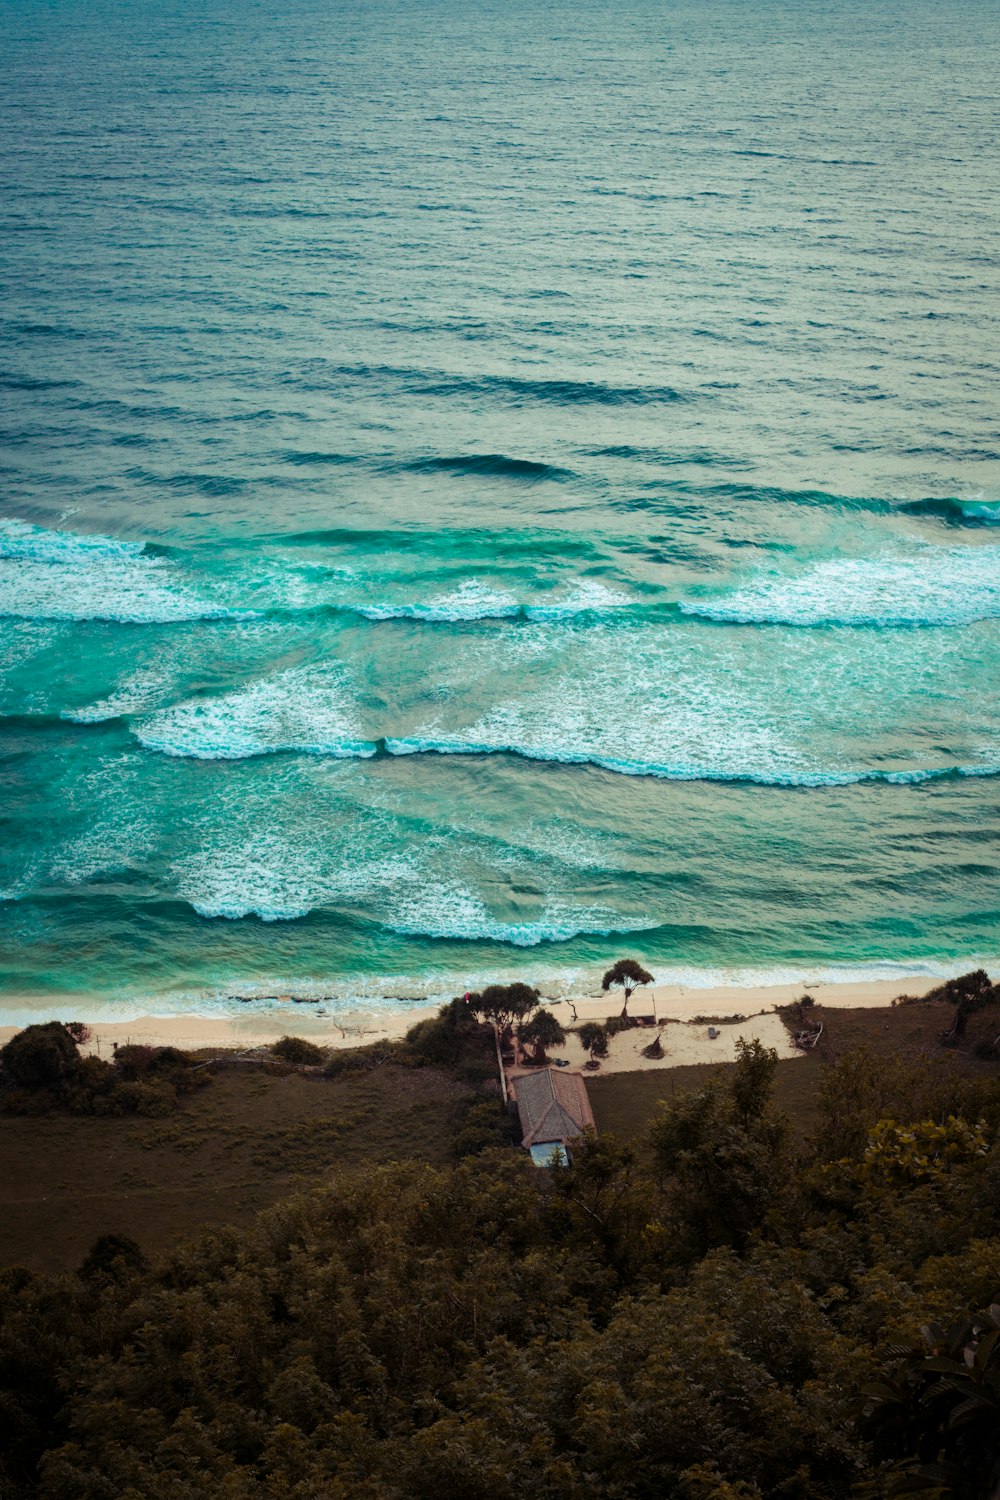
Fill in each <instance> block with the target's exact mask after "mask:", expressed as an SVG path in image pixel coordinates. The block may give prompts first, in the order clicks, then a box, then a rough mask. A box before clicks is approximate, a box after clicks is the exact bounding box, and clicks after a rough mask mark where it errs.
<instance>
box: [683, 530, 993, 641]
mask: <svg viewBox="0 0 1000 1500" xmlns="http://www.w3.org/2000/svg"><path fill="white" fill-rule="evenodd" d="M680 609H681V612H682V613H683V614H687V615H697V616H701V617H702V618H703V619H707V620H719V621H724V622H726V623H729V624H743V625H792V626H813V627H815V626H827V625H851V626H869V627H886V628H894V627H900V626H904V627H905V626H911V627H912V626H940V625H971V624H974V623H975V622H976V621H979V620H993V619H998V618H1000V547H955V548H940V547H927V548H923V549H921V550H920V551H919V552H916V553H914V554H912V555H904V554H894V553H885V554H883V555H881V556H879V557H867V558H857V557H830V558H825V559H823V560H822V561H820V562H816V563H813V564H812V565H811V566H810V567H809V568H807V569H806V570H805V571H804V572H802V573H799V574H780V575H777V574H775V575H771V574H768V575H764V576H762V577H760V578H757V579H755V580H752V581H751V582H749V583H747V584H744V585H743V587H741V588H737V589H735V590H733V591H732V592H731V593H727V594H722V595H719V596H717V597H715V598H705V599H697V600H691V599H689V600H686V601H684V602H682V603H681V605H680Z"/></svg>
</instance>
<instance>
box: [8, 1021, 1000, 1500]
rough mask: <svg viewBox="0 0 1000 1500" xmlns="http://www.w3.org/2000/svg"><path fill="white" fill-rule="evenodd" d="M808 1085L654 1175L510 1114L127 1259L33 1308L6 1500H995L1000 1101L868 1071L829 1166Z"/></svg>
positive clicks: (665, 1126) (767, 1100) (716, 1094)
mask: <svg viewBox="0 0 1000 1500" xmlns="http://www.w3.org/2000/svg"><path fill="white" fill-rule="evenodd" d="M775 1062H776V1059H775V1057H774V1054H773V1053H769V1052H768V1051H767V1050H766V1049H764V1048H762V1047H761V1046H760V1045H759V1043H754V1044H748V1045H746V1046H744V1048H743V1049H742V1054H741V1056H740V1058H739V1061H738V1063H737V1065H736V1067H735V1068H733V1069H731V1070H730V1071H729V1072H728V1073H727V1074H726V1075H724V1076H722V1077H714V1078H713V1079H712V1080H711V1081H710V1082H708V1083H707V1084H706V1085H705V1086H704V1087H703V1088H700V1089H698V1090H697V1091H695V1092H692V1093H682V1094H678V1095H676V1096H674V1097H671V1099H670V1100H668V1101H665V1102H664V1103H663V1104H662V1105H661V1106H660V1109H659V1112H658V1114H657V1116H656V1118H655V1119H654V1121H653V1123H652V1125H651V1128H650V1130H649V1133H648V1136H647V1138H646V1139H645V1140H644V1141H642V1142H640V1143H638V1147H637V1148H636V1149H633V1148H630V1147H623V1146H621V1145H619V1144H618V1143H616V1141H615V1140H614V1138H613V1137H611V1136H609V1135H604V1136H601V1137H600V1138H590V1139H587V1140H584V1141H583V1142H582V1143H580V1145H579V1146H578V1148H577V1149H575V1151H574V1156H573V1161H572V1163H571V1164H570V1165H569V1166H566V1167H562V1168H558V1169H555V1170H553V1171H552V1172H551V1173H545V1174H542V1173H539V1172H538V1171H537V1170H536V1169H535V1168H534V1167H532V1165H531V1163H530V1162H529V1161H528V1160H527V1159H526V1157H525V1155H524V1154H523V1153H518V1152H513V1151H510V1150H506V1151H505V1150H491V1149H489V1144H488V1143H489V1142H490V1140H491V1139H492V1138H494V1135H495V1132H497V1131H498V1130H499V1129H500V1128H501V1125H502V1121H501V1120H500V1116H499V1111H498V1109H497V1106H496V1105H495V1103H490V1102H489V1101H485V1100H484V1101H482V1102H481V1103H478V1104H475V1105H473V1107H472V1108H471V1109H470V1110H469V1112H468V1113H467V1115H466V1117H465V1123H464V1126H463V1129H462V1139H461V1140H460V1141H459V1142H458V1143H457V1145H458V1146H459V1148H460V1149H461V1150H463V1151H468V1152H470V1153H471V1154H469V1155H467V1156H466V1157H465V1159H464V1160H462V1161H460V1162H459V1163H458V1164H457V1165H456V1166H455V1167H453V1168H451V1169H434V1168H431V1167H428V1166H426V1165H423V1164H420V1163H416V1162H411V1163H405V1164H390V1165H384V1166H380V1167H375V1168H373V1167H372V1166H371V1165H370V1164H369V1165H367V1166H365V1167H363V1168H358V1169H357V1170H354V1171H342V1172H340V1173H338V1174H337V1175H336V1176H335V1178H334V1179H333V1180H332V1181H330V1182H329V1183H328V1184H326V1185H324V1186H323V1188H321V1189H319V1190H317V1191H314V1192H310V1193H306V1194H303V1195H301V1196H299V1197H296V1198H293V1199H289V1200H287V1201H286V1202H284V1203H282V1204H279V1205H277V1206H276V1207H274V1208H272V1209H270V1210H268V1211H267V1212H266V1213H265V1214H263V1215H262V1216H261V1217H260V1219H259V1220H258V1221H257V1223H256V1225H255V1226H254V1227H252V1228H251V1229H250V1230H240V1231H239V1232H236V1231H232V1232H229V1231H216V1232H213V1233H211V1234H207V1235H205V1236H203V1237H202V1238H201V1239H200V1240H199V1241H197V1242H196V1243H195V1244H193V1245H191V1246H189V1247H187V1248H184V1249H181V1250H178V1251H176V1252H175V1253H173V1254H172V1255H171V1256H170V1257H169V1258H168V1259H166V1260H165V1261H163V1262H162V1263H160V1264H156V1265H152V1266H150V1265H146V1264H145V1262H144V1260H143V1257H142V1254H141V1252H140V1251H139V1250H138V1247H137V1246H134V1245H132V1244H131V1243H130V1242H129V1241H123V1240H120V1239H119V1238H118V1237H115V1236H105V1237H103V1239H102V1241H101V1242H99V1244H98V1245H96V1246H95V1247H94V1250H93V1251H92V1252H91V1254H90V1255H89V1256H88V1257H87V1260H86V1261H85V1263H84V1265H83V1266H82V1267H81V1271H80V1274H79V1275H76V1276H62V1277H45V1276H32V1275H30V1274H29V1273H27V1272H24V1271H16V1270H15V1271H9V1272H6V1273H3V1274H0V1413H2V1421H3V1436H4V1442H3V1446H2V1454H0V1493H2V1494H3V1495H4V1497H5V1500H28V1497H29V1496H31V1497H36V1500H70V1497H72V1500H110V1497H112V1496H123V1497H129V1500H138V1497H140V1496H141V1497H147V1496H149V1497H153V1500H159V1497H162V1500H187V1497H188V1496H192V1497H194V1496H208V1495H212V1496H215V1495H220V1496H222V1495H224V1496H232V1497H247V1500H249V1497H254V1500H271V1497H278V1496H281V1497H284V1500H321V1497H322V1500H327V1497H330V1500H425V1497H426V1500H439V1497H440V1495H442V1494H450V1495H455V1496H460V1497H462V1500H498V1497H500V1500H502V1497H508V1496H509V1497H514V1496H523V1495H531V1496H532V1497H535V1496H537V1497H539V1500H592V1497H597V1500H662V1497H665V1496H670V1497H676V1500H851V1497H852V1496H854V1497H856V1496H860V1495H866V1496H869V1497H871V1500H888V1497H889V1495H890V1494H891V1493H892V1492H893V1486H894V1485H895V1484H896V1483H897V1481H899V1480H901V1479H903V1478H907V1479H908V1482H909V1483H910V1484H911V1485H913V1486H914V1487H917V1486H919V1485H921V1484H922V1486H923V1488H924V1490H925V1491H926V1492H928V1493H931V1492H933V1493H935V1494H937V1495H938V1496H939V1500H959V1497H961V1500H985V1497H986V1496H988V1495H990V1494H992V1493H993V1491H994V1490H995V1487H996V1477H997V1474H998V1473H1000V1469H998V1465H1000V1421H998V1420H997V1416H998V1413H1000V1343H998V1342H997V1340H996V1339H995V1338H994V1334H995V1333H996V1332H997V1322H996V1320H995V1319H994V1318H993V1315H992V1314H990V1313H988V1312H977V1311H976V1310H977V1309H985V1308H987V1307H988V1305H989V1303H990V1302H991V1301H994V1300H996V1299H997V1297H998V1294H1000V1255H998V1247H1000V1191H998V1187H1000V1144H998V1127H1000V1089H998V1085H997V1080H996V1079H995V1078H989V1079H984V1080H977V1081H975V1082H972V1083H969V1082H961V1081H958V1080H955V1079H954V1078H953V1077H947V1076H944V1075H943V1074H942V1073H941V1072H940V1071H938V1072H933V1071H929V1070H928V1069H927V1068H926V1067H923V1068H914V1067H908V1066H906V1065H904V1064H902V1063H895V1064H887V1063H886V1060H885V1059H883V1058H878V1057H873V1056H869V1055H867V1054H865V1053H857V1054H854V1055H852V1056H848V1057H845V1058H844V1059H843V1060H842V1061H841V1062H839V1063H837V1064H836V1065H835V1066H832V1067H831V1068H830V1069H829V1071H828V1073H827V1074H826V1082H825V1084H824V1087H823V1090H822V1094H821V1098H820V1101H819V1102H820V1109H821V1115H822V1119H821V1127H820V1129H819V1131H818V1132H817V1137H816V1140H815V1142H813V1143H812V1144H811V1145H809V1146H808V1147H806V1146H803V1145H802V1144H801V1143H798V1142H796V1141H795V1140H794V1139H793V1138H792V1136H791V1133H790V1131H789V1128H788V1122H787V1121H786V1120H785V1119H784V1118H783V1116H782V1115H781V1114H780V1112H779V1111H778V1110H777V1109H776V1108H775V1105H774V1102H773V1097H772V1081H773V1073H774V1067H775ZM922 1326H923V1327H925V1328H926V1330H927V1335H926V1337H927V1339H928V1340H929V1343H928V1345H927V1347H922V1346H921V1336H920V1329H921V1327H922ZM886 1351H888V1352H886ZM875 1375H880V1378H879V1379H878V1380H876V1381H874V1382H872V1377H873V1376H875ZM862 1411H863V1412H864V1416H863V1420H862V1422H861V1423H860V1425H859V1414H860V1413H862Z"/></svg>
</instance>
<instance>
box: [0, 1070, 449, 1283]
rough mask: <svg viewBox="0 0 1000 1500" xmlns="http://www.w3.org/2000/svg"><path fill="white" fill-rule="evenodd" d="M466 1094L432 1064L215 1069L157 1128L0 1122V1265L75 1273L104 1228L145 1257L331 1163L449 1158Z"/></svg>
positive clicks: (241, 1215)
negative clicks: (337, 1069)
mask: <svg viewBox="0 0 1000 1500" xmlns="http://www.w3.org/2000/svg"><path fill="white" fill-rule="evenodd" d="M473 1097H474V1096H473V1095H472V1092H471V1090H470V1089H469V1088H468V1087H467V1086H465V1085H464V1084H461V1083H458V1082H456V1080H455V1079H454V1078H453V1077H452V1076H450V1075H449V1074H447V1073H443V1072H440V1071H438V1070H437V1069H434V1068H399V1067H394V1066H389V1065H386V1066H383V1067H381V1068H378V1069H376V1070H375V1071H374V1072H365V1073H351V1074H346V1075H344V1076H343V1077H340V1078H336V1079H324V1078H318V1077H315V1076H309V1075H304V1074H300V1073H289V1074H287V1075H284V1076H271V1075H267V1074H264V1073H260V1072H250V1071H246V1072H235V1071H233V1072H228V1071H227V1072H222V1073H219V1074H218V1075H217V1076H216V1077H215V1078H214V1079H213V1080H212V1083H211V1084H210V1085H209V1086H208V1087H207V1088H205V1089H203V1090H201V1091H199V1092H198V1093H196V1094H193V1095H191V1096H189V1097H188V1098H186V1099H185V1100H184V1102H183V1105H182V1107H181V1109H180V1110H179V1111H178V1113H177V1114H175V1115H173V1116H170V1117H169V1118H167V1119H162V1120H156V1119H154V1120H144V1119H136V1118H129V1119H102V1118H94V1117H91V1116H77V1115H66V1114H51V1115H45V1116H40V1117H39V1116H32V1117H17V1116H11V1115H3V1116H0V1154H2V1160H3V1164H4V1171H3V1173H2V1177H0V1182H2V1186H0V1267H2V1266H7V1265H23V1266H28V1267H29V1268H31V1269H32V1270H39V1271H40V1270H60V1269H66V1268H71V1267H75V1266H77V1265H79V1263H80V1261H81V1260H82V1258H83V1256H84V1255H85V1254H86V1252H87V1251H88V1250H89V1248H90V1246H91V1245H92V1244H93V1243H94V1240H95V1239H96V1238H97V1237H98V1235H101V1234H107V1233H117V1234H126V1235H129V1236H130V1237H131V1238H132V1239H134V1240H137V1241H138V1242H139V1244H140V1245H142V1246H143V1248H144V1249H146V1250H149V1251H154V1250H159V1249H162V1248H164V1247H166V1246H169V1245H170V1244H172V1243H174V1242H176V1241H177V1240H179V1239H183V1238H185V1237H187V1236H189V1235H190V1234H192V1233H193V1232H194V1231H195V1230H196V1229H198V1228H199V1227H200V1226H202V1225H210V1224H241V1223H246V1222H248V1221H249V1220H250V1219H251V1218H252V1217H253V1215H254V1214H255V1213H256V1212H257V1210H258V1209H261V1208H263V1207H264V1206H265V1205H267V1204H269V1203H273V1202H274V1201H275V1200H276V1199H278V1198H281V1197H283V1196H285V1195H286V1194H288V1193H289V1192H290V1191H292V1189H293V1188H294V1187H295V1186H296V1183H297V1182H298V1181H301V1180H303V1179H313V1180H314V1179H315V1178H316V1177H317V1176H318V1175H320V1174H322V1173H323V1172H325V1171H328V1170H329V1169H330V1168H331V1167H334V1166H336V1165H337V1164H339V1163H354V1162H359V1161H388V1160H390V1159H392V1158H398V1159H402V1158H406V1157H409V1158H419V1159H421V1160H424V1161H429V1162H433V1163H443V1162H446V1161H449V1160H450V1159H451V1141H452V1139H453V1137H454V1134H455V1131H456V1128H457V1125H458V1122H459V1120H460V1118H461V1116H462V1115H463V1114H464V1111H465V1107H466V1106H467V1105H468V1103H469V1102H470V1099H471V1098H473Z"/></svg>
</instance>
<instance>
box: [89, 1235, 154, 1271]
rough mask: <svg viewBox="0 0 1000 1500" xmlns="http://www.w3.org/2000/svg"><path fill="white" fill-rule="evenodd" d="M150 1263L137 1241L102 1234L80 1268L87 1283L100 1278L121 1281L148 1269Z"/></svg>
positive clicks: (126, 1237)
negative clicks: (125, 1277)
mask: <svg viewBox="0 0 1000 1500" xmlns="http://www.w3.org/2000/svg"><path fill="white" fill-rule="evenodd" d="M147 1266H148V1262H147V1260H146V1257H145V1255H143V1253H142V1250H141V1249H140V1247H139V1246H138V1245H137V1244H136V1242H135V1240H132V1239H129V1237H128V1236H127V1235H124V1234H102V1235H101V1236H100V1237H99V1238H98V1239H97V1240H95V1241H94V1243H93V1245H92V1246H91V1247H90V1249H89V1251H88V1252H87V1254H86V1256H85V1258H84V1260H83V1263H82V1264H81V1266H80V1275H81V1276H82V1277H83V1279H84V1280H85V1281H95V1280H97V1279H98V1278H100V1277H110V1278H111V1279H112V1280H120V1279H121V1278H122V1277H124V1276H130V1275H136V1274H137V1273H139V1272H141V1271H145V1270H146V1269H147Z"/></svg>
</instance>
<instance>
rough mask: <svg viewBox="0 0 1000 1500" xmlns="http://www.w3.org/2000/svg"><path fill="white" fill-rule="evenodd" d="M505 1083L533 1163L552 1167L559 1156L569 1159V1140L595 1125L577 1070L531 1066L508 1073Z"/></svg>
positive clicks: (524, 1144)
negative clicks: (567, 1070)
mask: <svg viewBox="0 0 1000 1500" xmlns="http://www.w3.org/2000/svg"><path fill="white" fill-rule="evenodd" d="M508 1085H509V1087H510V1089H511V1090H512V1091H513V1094H514V1101H515V1103H516V1104H517V1113H518V1118H519V1119H520V1122H521V1144H522V1146H523V1147H524V1148H525V1150H526V1151H529V1152H530V1153H531V1159H532V1161H533V1162H534V1163H535V1164H536V1166H540V1167H548V1166H551V1165H552V1163H553V1160H554V1159H555V1158H556V1157H559V1156H561V1157H562V1159H563V1160H564V1161H567V1162H568V1161H569V1160H570V1159H571V1157H570V1149H569V1148H570V1143H571V1142H572V1141H575V1140H576V1138H577V1137H578V1136H581V1135H582V1134H583V1132H584V1131H585V1130H595V1129H596V1128H597V1127H596V1126H595V1124H594V1112H593V1110H592V1109H591V1107H590V1100H589V1099H588V1098H587V1086H586V1084H585V1083H584V1081H583V1079H582V1078H581V1076H580V1074H579V1073H564V1072H561V1071H559V1070H558V1069H556V1068H530V1069H525V1070H524V1071H523V1072H522V1071H520V1070H519V1071H517V1072H516V1073H514V1074H513V1075H511V1074H508Z"/></svg>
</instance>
